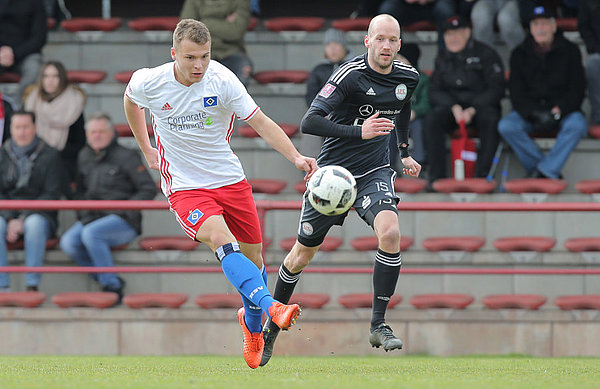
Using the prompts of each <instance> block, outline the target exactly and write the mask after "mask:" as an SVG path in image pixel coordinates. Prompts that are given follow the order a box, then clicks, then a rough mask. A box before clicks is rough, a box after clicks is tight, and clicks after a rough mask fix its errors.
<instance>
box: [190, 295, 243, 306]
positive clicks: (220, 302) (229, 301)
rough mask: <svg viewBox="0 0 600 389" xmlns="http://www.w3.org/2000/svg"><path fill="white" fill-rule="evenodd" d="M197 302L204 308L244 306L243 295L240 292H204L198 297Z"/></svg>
mask: <svg viewBox="0 0 600 389" xmlns="http://www.w3.org/2000/svg"><path fill="white" fill-rule="evenodd" d="M195 302H196V305H198V306H200V307H202V308H204V309H215V308H239V307H241V306H242V296H240V295H239V294H238V293H236V294H228V293H217V294H202V295H200V296H198V297H196V299H195Z"/></svg>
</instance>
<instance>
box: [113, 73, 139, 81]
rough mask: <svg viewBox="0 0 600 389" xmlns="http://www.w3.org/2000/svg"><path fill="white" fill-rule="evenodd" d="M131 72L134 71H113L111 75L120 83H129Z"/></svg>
mask: <svg viewBox="0 0 600 389" xmlns="http://www.w3.org/2000/svg"><path fill="white" fill-rule="evenodd" d="M133 72H135V70H124V71H122V72H118V73H115V75H114V76H113V77H114V79H115V80H117V81H119V82H120V83H122V84H127V83H129V80H130V79H131V76H132V75H133Z"/></svg>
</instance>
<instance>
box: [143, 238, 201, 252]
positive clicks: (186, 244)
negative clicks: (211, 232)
mask: <svg viewBox="0 0 600 389" xmlns="http://www.w3.org/2000/svg"><path fill="white" fill-rule="evenodd" d="M139 245H140V248H141V249H142V250H146V251H155V250H181V251H192V250H194V249H195V248H196V247H198V245H200V242H198V241H195V240H191V239H190V238H189V237H187V236H148V237H145V238H142V239H141V240H140V241H139Z"/></svg>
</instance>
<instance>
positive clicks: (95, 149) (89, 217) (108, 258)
mask: <svg viewBox="0 0 600 389" xmlns="http://www.w3.org/2000/svg"><path fill="white" fill-rule="evenodd" d="M86 137H87V144H86V146H85V147H84V148H83V149H82V150H81V151H80V152H79V158H78V162H77V167H78V171H77V178H76V183H77V187H76V192H75V197H76V199H80V200H151V199H153V198H154V196H155V195H156V185H155V184H154V182H153V181H152V178H151V177H150V174H149V173H148V170H147V169H146V167H145V166H144V165H143V163H142V160H141V158H140V156H139V154H138V153H137V152H135V151H134V150H130V149H127V148H125V147H123V146H120V145H119V144H117V141H116V136H115V130H114V128H113V125H112V122H111V120H110V118H109V117H108V116H107V115H106V114H95V115H93V116H92V117H91V118H90V119H89V120H88V121H87V123H86ZM77 218H78V219H79V221H78V222H77V223H75V224H74V225H73V226H72V227H71V228H69V230H68V231H67V232H65V233H64V234H63V236H62V238H61V240H60V247H61V248H62V250H63V251H64V252H65V253H66V254H67V255H68V256H69V257H71V258H72V259H73V260H75V261H76V262H77V263H78V264H79V265H81V266H100V267H106V266H113V259H112V254H111V251H110V249H111V247H116V246H120V245H123V244H127V243H129V242H131V241H132V240H133V239H135V238H136V237H137V236H138V235H139V234H140V233H141V224H142V214H141V212H139V211H100V210H86V211H80V212H78V214H77ZM92 277H93V278H94V279H95V280H96V281H98V282H99V283H100V285H101V286H102V289H103V290H104V291H111V292H115V293H117V294H118V295H119V302H120V298H121V297H122V296H123V287H124V281H123V280H122V279H121V278H120V277H117V275H116V274H114V273H99V274H97V275H96V276H92Z"/></svg>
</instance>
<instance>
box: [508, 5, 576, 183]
mask: <svg viewBox="0 0 600 389" xmlns="http://www.w3.org/2000/svg"><path fill="white" fill-rule="evenodd" d="M529 29H530V35H529V36H528V37H527V38H525V41H524V42H523V43H522V44H520V45H519V46H517V48H516V49H515V50H513V52H512V54H511V56H510V81H509V89H510V100H511V102H512V106H513V111H512V112H510V113H509V114H508V115H507V116H505V117H504V118H503V119H502V120H501V121H500V123H499V124H498V130H499V131H500V134H501V135H502V137H503V138H504V140H505V141H506V142H507V143H508V144H509V145H510V147H511V148H512V149H513V151H514V152H515V154H516V155H517V157H519V159H520V160H521V163H522V164H523V167H524V168H525V170H526V171H527V173H528V175H529V177H535V178H560V177H561V170H562V167H563V166H564V164H565V163H566V162H567V159H568V158H569V155H570V154H571V151H572V150H573V149H574V148H575V146H577V143H579V140H580V139H581V138H582V137H583V136H585V134H586V132H587V123H586V121H585V117H584V116H583V114H582V113H581V112H580V109H581V103H582V101H583V96H584V92H585V75H584V71H583V65H582V63H581V53H580V51H579V48H578V47H577V46H576V45H575V44H574V43H571V42H570V41H568V40H567V39H565V38H564V37H563V36H562V34H560V32H557V30H556V20H555V18H554V16H553V14H552V13H551V12H550V11H549V10H548V9H547V8H544V7H542V6H539V7H536V8H535V9H534V11H533V14H532V16H531V21H530V23H529ZM556 131H558V135H557V137H556V142H555V144H554V146H553V147H552V149H551V150H550V151H549V152H548V154H546V155H544V153H543V152H542V151H541V150H540V148H539V147H538V146H537V144H536V143H535V142H534V141H533V139H531V138H530V137H529V134H531V133H532V132H538V133H546V134H551V135H554V134H555V133H556Z"/></svg>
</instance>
